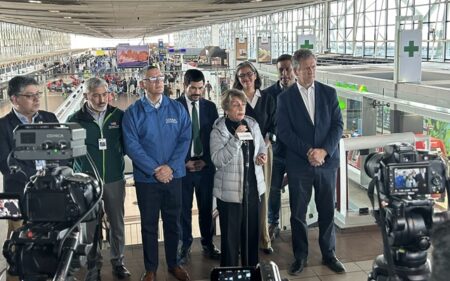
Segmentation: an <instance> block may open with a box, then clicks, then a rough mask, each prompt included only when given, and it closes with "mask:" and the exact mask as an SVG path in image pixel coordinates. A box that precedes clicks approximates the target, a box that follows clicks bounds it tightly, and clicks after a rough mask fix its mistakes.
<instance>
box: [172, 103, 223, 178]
mask: <svg viewBox="0 0 450 281" xmlns="http://www.w3.org/2000/svg"><path fill="white" fill-rule="evenodd" d="M177 101H179V102H180V103H181V104H182V105H183V106H184V108H185V109H186V110H187V111H188V114H189V109H188V106H187V103H186V97H185V95H182V96H181V97H179V98H178V99H177ZM199 112H200V116H199V117H200V139H201V141H202V147H203V156H202V157H201V159H202V160H203V161H205V163H206V165H208V170H211V169H212V170H214V165H213V163H212V161H211V152H210V147H209V135H210V134H211V130H212V126H213V124H214V121H216V119H217V118H219V113H218V112H217V108H216V105H215V104H214V103H213V102H212V101H209V100H206V99H203V98H201V99H200V100H199ZM191 150H192V140H191V144H190V146H189V150H188V153H187V155H186V162H187V161H188V160H189V159H190V158H191Z"/></svg>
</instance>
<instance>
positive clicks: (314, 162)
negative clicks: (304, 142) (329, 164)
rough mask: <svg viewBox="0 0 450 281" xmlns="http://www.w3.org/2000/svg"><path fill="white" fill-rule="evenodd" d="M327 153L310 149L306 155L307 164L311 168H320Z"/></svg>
mask: <svg viewBox="0 0 450 281" xmlns="http://www.w3.org/2000/svg"><path fill="white" fill-rule="evenodd" d="M327 154H328V153H327V151H326V150H325V149H322V148H310V149H309V150H308V152H307V153H306V156H308V161H309V164H310V165H311V166H313V167H320V166H322V165H323V164H324V163H325V157H326V156H327Z"/></svg>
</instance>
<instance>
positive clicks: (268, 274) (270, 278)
mask: <svg viewBox="0 0 450 281" xmlns="http://www.w3.org/2000/svg"><path fill="white" fill-rule="evenodd" d="M210 280H211V281H281V280H282V279H281V275H280V270H279V269H278V266H277V265H276V264H275V263H274V262H273V261H261V262H260V263H259V264H258V265H257V266H243V267H216V268H214V269H213V270H212V271H211V275H210Z"/></svg>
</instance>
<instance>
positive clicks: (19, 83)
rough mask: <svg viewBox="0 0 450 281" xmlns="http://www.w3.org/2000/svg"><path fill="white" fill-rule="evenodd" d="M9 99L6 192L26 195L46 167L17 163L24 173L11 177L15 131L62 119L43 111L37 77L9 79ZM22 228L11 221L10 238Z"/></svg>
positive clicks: (1, 154) (0, 167) (3, 161)
mask: <svg viewBox="0 0 450 281" xmlns="http://www.w3.org/2000/svg"><path fill="white" fill-rule="evenodd" d="M8 97H9V100H10V102H11V105H12V110H11V112H9V113H8V114H6V115H5V116H3V117H2V118H0V136H1V137H0V171H1V172H2V174H3V188H4V189H5V190H4V191H5V192H8V193H16V194H20V195H22V194H23V191H24V188H25V184H26V183H27V182H28V180H29V179H30V177H31V176H32V175H34V174H36V171H37V169H42V168H43V161H32V160H27V161H19V160H15V161H14V163H11V164H16V163H17V164H18V166H19V167H20V169H21V170H22V172H23V173H15V174H11V172H10V170H9V167H8V163H7V158H8V155H9V153H10V152H11V151H12V150H13V146H14V140H13V131H14V129H15V128H16V127H17V126H18V125H19V124H32V123H58V119H57V118H56V116H55V114H53V113H51V112H47V111H43V110H39V107H40V105H41V104H40V97H41V92H40V91H39V83H38V82H37V81H36V80H35V79H34V78H31V77H27V76H16V77H14V78H12V79H11V80H9V83H8ZM21 225H22V221H12V220H10V221H8V237H9V235H10V233H11V232H12V231H14V230H16V229H17V228H19V227H20V226H21ZM8 280H10V279H9V278H8ZM11 280H12V279H11Z"/></svg>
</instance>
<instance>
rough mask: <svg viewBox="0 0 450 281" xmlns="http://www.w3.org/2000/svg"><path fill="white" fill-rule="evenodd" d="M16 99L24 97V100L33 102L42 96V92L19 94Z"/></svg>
mask: <svg viewBox="0 0 450 281" xmlns="http://www.w3.org/2000/svg"><path fill="white" fill-rule="evenodd" d="M17 96H18V97H25V98H26V99H29V100H33V99H38V98H40V97H41V96H42V92H37V93H36V94H20V95H17Z"/></svg>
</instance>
